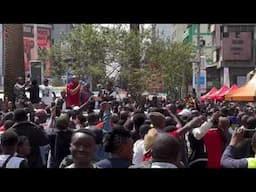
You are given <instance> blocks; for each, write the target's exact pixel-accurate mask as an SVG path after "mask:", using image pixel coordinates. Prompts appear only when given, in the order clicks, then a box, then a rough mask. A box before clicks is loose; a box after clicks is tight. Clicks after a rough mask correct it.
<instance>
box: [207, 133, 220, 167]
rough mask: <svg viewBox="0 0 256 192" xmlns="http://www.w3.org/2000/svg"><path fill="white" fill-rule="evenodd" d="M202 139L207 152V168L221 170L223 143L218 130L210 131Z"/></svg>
mask: <svg viewBox="0 0 256 192" xmlns="http://www.w3.org/2000/svg"><path fill="white" fill-rule="evenodd" d="M203 139H204V144H205V146H206V150H207V156H208V168H221V166H220V160H221V155H222V146H223V142H222V138H221V135H220V132H219V130H217V129H210V130H209V131H208V132H207V133H206V135H205V136H204V138H203Z"/></svg>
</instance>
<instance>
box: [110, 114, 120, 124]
mask: <svg viewBox="0 0 256 192" xmlns="http://www.w3.org/2000/svg"><path fill="white" fill-rule="evenodd" d="M118 121H119V116H118V114H116V113H113V114H112V116H111V122H112V123H113V124H117V123H118Z"/></svg>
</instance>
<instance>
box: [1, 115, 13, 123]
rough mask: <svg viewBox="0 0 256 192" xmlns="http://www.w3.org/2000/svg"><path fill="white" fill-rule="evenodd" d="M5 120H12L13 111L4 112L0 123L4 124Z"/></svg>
mask: <svg viewBox="0 0 256 192" xmlns="http://www.w3.org/2000/svg"><path fill="white" fill-rule="evenodd" d="M7 120H11V121H14V112H8V113H6V114H4V116H3V119H2V123H1V125H2V124H4V122H5V121H7Z"/></svg>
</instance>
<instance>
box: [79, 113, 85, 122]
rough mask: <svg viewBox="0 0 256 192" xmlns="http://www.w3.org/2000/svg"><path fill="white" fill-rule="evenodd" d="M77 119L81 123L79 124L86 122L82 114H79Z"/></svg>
mask: <svg viewBox="0 0 256 192" xmlns="http://www.w3.org/2000/svg"><path fill="white" fill-rule="evenodd" d="M77 119H78V120H79V121H80V122H81V123H85V122H86V121H87V118H86V116H84V115H83V114H79V115H78V116H77Z"/></svg>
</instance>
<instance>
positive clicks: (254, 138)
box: [251, 132, 256, 148]
mask: <svg viewBox="0 0 256 192" xmlns="http://www.w3.org/2000/svg"><path fill="white" fill-rule="evenodd" d="M251 145H252V147H253V148H255V147H256V132H255V133H254V134H253V136H252V140H251Z"/></svg>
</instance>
